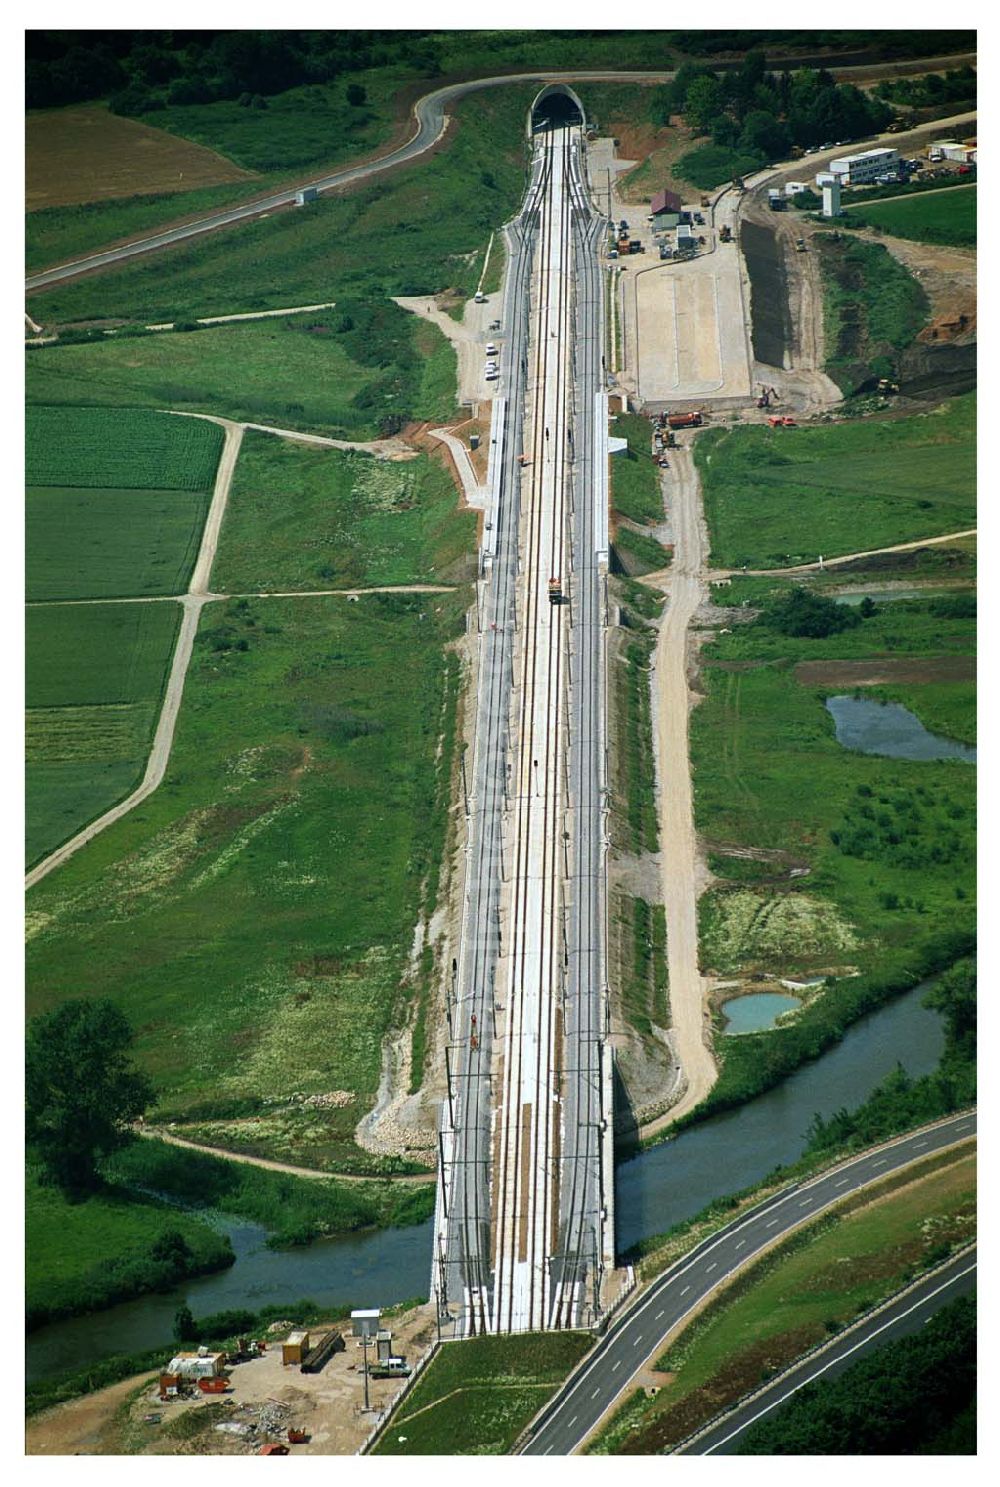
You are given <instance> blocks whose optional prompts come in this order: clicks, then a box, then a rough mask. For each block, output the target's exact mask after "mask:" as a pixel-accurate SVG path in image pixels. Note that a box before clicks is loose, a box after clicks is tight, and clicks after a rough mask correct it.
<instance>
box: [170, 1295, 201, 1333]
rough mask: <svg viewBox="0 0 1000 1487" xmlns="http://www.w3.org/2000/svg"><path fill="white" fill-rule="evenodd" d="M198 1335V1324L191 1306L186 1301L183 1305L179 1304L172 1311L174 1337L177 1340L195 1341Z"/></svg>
mask: <svg viewBox="0 0 1000 1487" xmlns="http://www.w3.org/2000/svg"><path fill="white" fill-rule="evenodd" d="M198 1336H199V1329H198V1324H197V1322H196V1321H195V1319H194V1314H193V1312H192V1311H191V1308H190V1307H189V1306H188V1305H187V1304H186V1303H185V1305H184V1306H179V1307H178V1308H177V1310H176V1312H175V1313H174V1337H175V1339H176V1340H177V1342H197V1341H198Z"/></svg>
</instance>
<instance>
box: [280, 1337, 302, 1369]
mask: <svg viewBox="0 0 1000 1487" xmlns="http://www.w3.org/2000/svg"><path fill="white" fill-rule="evenodd" d="M308 1351H309V1333H308V1332H289V1334H288V1336H287V1337H286V1338H285V1340H284V1342H283V1343H282V1344H281V1366H282V1367H283V1368H287V1367H288V1365H289V1364H290V1363H294V1364H296V1365H298V1364H300V1363H301V1362H302V1360H303V1358H304V1357H305V1355H306V1354H307V1353H308Z"/></svg>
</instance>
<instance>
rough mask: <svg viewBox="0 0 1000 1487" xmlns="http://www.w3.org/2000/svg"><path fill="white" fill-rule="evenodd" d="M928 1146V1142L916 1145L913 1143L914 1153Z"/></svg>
mask: <svg viewBox="0 0 1000 1487" xmlns="http://www.w3.org/2000/svg"><path fill="white" fill-rule="evenodd" d="M926 1145H927V1142H926V1141H914V1143H913V1150H914V1151H919V1150H920V1148H921V1147H922V1146H926Z"/></svg>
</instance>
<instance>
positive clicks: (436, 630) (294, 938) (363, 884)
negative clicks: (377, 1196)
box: [28, 537, 467, 1174]
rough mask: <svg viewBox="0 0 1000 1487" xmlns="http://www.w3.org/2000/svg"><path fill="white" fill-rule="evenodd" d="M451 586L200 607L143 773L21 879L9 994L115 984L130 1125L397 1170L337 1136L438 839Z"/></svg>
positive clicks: (374, 1079) (387, 1023)
mask: <svg viewBox="0 0 1000 1487" xmlns="http://www.w3.org/2000/svg"><path fill="white" fill-rule="evenodd" d="M224 541H225V538H224V537H223V542H224ZM466 603H467V596H466V595H465V594H464V593H462V592H458V593H456V594H435V595H420V594H416V595H370V596H368V597H366V598H364V599H362V600H360V601H359V602H358V603H357V604H351V603H348V601H347V600H345V599H337V598H300V599H292V600H284V599H275V600H255V601H252V602H251V601H248V600H239V601H233V602H231V603H227V604H219V605H214V606H212V607H211V610H210V611H208V610H207V611H206V612H205V615H204V617H203V619H202V624H201V628H200V630H199V634H198V638H197V642H196V645H195V650H194V656H193V659H192V662H191V667H190V670H189V673H188V678H187V683H186V689H185V700H184V708H183V710H182V712H181V715H180V719H179V723H178V728H177V735H176V738H175V742H174V748H173V752H172V755H171V759H170V764H169V766H168V770H167V774H166V777H165V780H164V782H163V785H162V786H161V787H160V789H159V790H158V791H157V792H156V794H155V795H154V796H152V797H151V798H150V800H149V801H148V802H147V803H146V804H145V805H144V807H143V809H142V810H141V811H137V812H134V813H131V814H129V815H128V816H126V817H125V818H123V819H122V821H121V822H119V823H117V824H116V825H115V826H113V827H111V828H109V829H108V831H106V832H104V833H102V834H101V836H99V837H98V838H96V839H95V840H94V841H93V842H92V843H91V844H90V846H89V847H88V849H87V852H86V853H82V854H80V855H79V856H77V857H75V858H74V859H72V860H71V861H70V862H69V863H67V864H66V865H65V866H64V867H63V868H61V869H60V871H59V872H58V873H57V874H54V875H53V876H51V877H50V878H47V879H45V880H44V881H43V882H42V883H40V884H39V885H38V886H37V887H36V888H35V889H34V890H33V891H32V893H31V895H30V897H29V902H28V919H29V931H30V933H31V936H32V937H31V940H30V944H29V949H28V996H29V1006H30V1007H31V1008H32V1010H41V1009H44V1008H46V1007H50V1006H52V1005H54V1004H55V1003H57V1002H59V1001H62V1000H64V999H65V998H66V997H69V996H77V995H79V993H80V988H86V990H87V992H88V994H89V995H92V996H94V995H100V996H107V997H110V998H111V999H112V1000H114V1001H115V1002H116V1003H117V1004H118V1005H119V1006H120V1007H121V1008H122V1009H123V1010H124V1011H125V1013H126V1015H127V1016H128V1017H129V1019H130V1021H131V1022H132V1024H133V1026H134V1027H135V1030H136V1052H137V1056H138V1059H139V1062H140V1064H141V1066H142V1067H143V1068H144V1069H145V1070H146V1072H147V1073H148V1074H149V1075H150V1076H151V1077H152V1079H153V1081H154V1085H155V1088H156V1108H155V1109H154V1111H153V1112H152V1118H153V1119H157V1120H165V1119H171V1120H182V1121H186V1122H190V1123H193V1124H194V1127H195V1128H194V1129H193V1130H192V1135H193V1136H194V1137H195V1139H202V1140H204V1141H206V1142H207V1143H208V1144H210V1145H223V1146H230V1147H232V1148H233V1149H236V1150H244V1151H251V1152H258V1153H260V1154H261V1155H265V1156H272V1157H278V1158H279V1159H283V1160H285V1161H289V1162H292V1163H300V1164H302V1165H305V1166H313V1167H320V1168H322V1167H326V1168H328V1169H333V1170H337V1169H338V1168H343V1169H345V1170H348V1171H350V1170H355V1171H357V1170H362V1171H365V1170H367V1171H369V1172H373V1173H376V1174H377V1173H379V1172H382V1171H385V1170H387V1169H389V1170H391V1169H398V1168H399V1167H400V1166H405V1164H404V1163H403V1162H402V1160H401V1159H400V1158H389V1157H375V1156H369V1155H368V1154H366V1153H363V1152H360V1151H359V1149H358V1148H357V1146H356V1145H355V1142H354V1130H355V1127H356V1125H357V1123H358V1121H359V1119H360V1118H361V1116H362V1115H363V1114H364V1113H365V1112H366V1110H367V1109H369V1108H370V1106H371V1104H372V1103H373V1101H374V1098H375V1093H376V1090H377V1087H378V1080H379V1074H380V1069H381V1050H382V1041H383V1038H384V1037H385V1035H386V1033H387V1032H388V1030H389V1028H390V1027H392V1026H398V1025H399V1024H400V1023H401V1022H402V1021H403V1020H404V1019H405V1018H406V1017H407V1016H408V1011H409V1003H410V998H411V995H412V987H411V986H410V970H409V956H410V950H411V946H412V942H413V927H414V924H415V922H416V920H417V917H418V914H419V912H420V910H421V907H422V889H423V885H424V884H425V882H427V881H429V879H430V877H431V875H432V870H434V869H435V865H436V864H439V863H440V859H441V854H442V852H443V844H444V836H445V829H444V827H445V813H446V808H447V794H448V791H447V779H448V776H447V771H446V770H445V771H441V770H440V769H439V766H438V762H437V757H436V755H437V747H438V740H439V736H440V734H441V730H442V727H443V720H444V717H445V713H446V699H447V696H448V694H449V689H450V688H453V687H454V686H455V685H456V683H457V676H456V668H455V666H454V665H452V664H451V661H452V660H453V658H451V657H449V656H448V655H447V654H446V652H445V647H446V645H448V643H449V642H451V641H452V640H454V639H455V638H456V637H457V636H458V635H459V634H460V633H461V631H462V628H463V623H464V611H465V606H466ZM144 607H145V608H147V609H153V608H157V607H158V606H144ZM401 655H405V656H406V665H405V666H403V667H400V665H399V658H400V656H401ZM430 908H433V906H430ZM140 929H141V946H142V952H141V954H139V953H138V952H137V950H136V945H137V943H138V941H137V939H136V935H137V933H138V932H139V930H140Z"/></svg>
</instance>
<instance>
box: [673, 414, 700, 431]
mask: <svg viewBox="0 0 1000 1487" xmlns="http://www.w3.org/2000/svg"><path fill="white" fill-rule="evenodd" d="M667 426H668V428H672V429H700V428H701V414H700V413H671V414H670V416H669V417H668V419H667Z"/></svg>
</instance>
